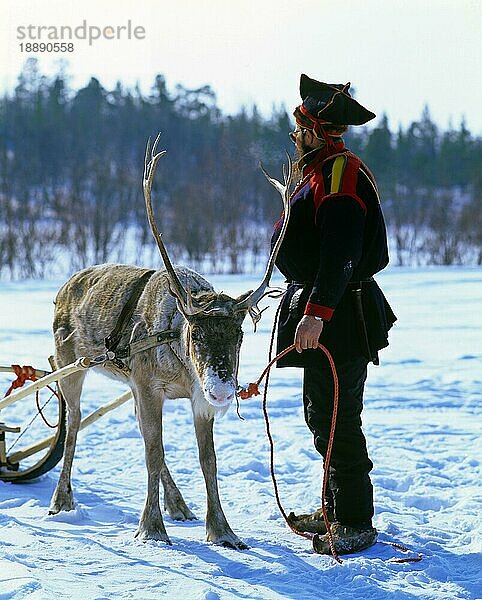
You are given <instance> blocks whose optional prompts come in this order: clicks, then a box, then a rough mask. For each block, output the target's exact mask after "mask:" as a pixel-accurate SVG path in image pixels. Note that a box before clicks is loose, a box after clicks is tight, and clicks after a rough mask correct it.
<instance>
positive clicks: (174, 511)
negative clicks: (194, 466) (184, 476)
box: [161, 442, 197, 521]
mask: <svg viewBox="0 0 482 600" xmlns="http://www.w3.org/2000/svg"><path fill="white" fill-rule="evenodd" d="M161 443H162V442H161ZM161 481H162V486H163V488H164V510H167V512H168V513H169V516H170V517H171V519H174V520H175V521H194V520H196V519H197V517H196V515H194V514H193V513H192V512H191V510H190V509H189V508H188V506H187V504H186V503H185V501H184V498H183V497H182V494H181V492H180V491H179V488H178V487H177V485H176V484H175V482H174V480H173V478H172V476H171V473H170V472H169V469H168V468H167V465H166V463H165V462H164V464H163V465H162V468H161Z"/></svg>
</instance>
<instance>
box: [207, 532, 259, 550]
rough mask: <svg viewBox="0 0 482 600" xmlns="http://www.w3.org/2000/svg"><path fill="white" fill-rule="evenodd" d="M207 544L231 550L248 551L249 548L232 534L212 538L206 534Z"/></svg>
mask: <svg viewBox="0 0 482 600" xmlns="http://www.w3.org/2000/svg"><path fill="white" fill-rule="evenodd" d="M207 540H208V542H212V543H213V544H215V545H216V546H222V547H223V548H231V549H232V550H248V549H249V546H248V545H247V544H245V543H244V542H243V541H241V540H240V539H239V538H238V536H236V535H234V533H226V534H224V535H219V536H216V537H215V536H213V535H210V534H208V536H207Z"/></svg>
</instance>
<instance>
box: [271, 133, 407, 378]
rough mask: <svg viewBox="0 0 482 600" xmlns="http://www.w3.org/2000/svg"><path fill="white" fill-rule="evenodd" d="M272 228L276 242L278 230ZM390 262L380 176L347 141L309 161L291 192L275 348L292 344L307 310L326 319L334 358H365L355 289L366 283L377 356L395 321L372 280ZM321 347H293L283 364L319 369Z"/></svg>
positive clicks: (325, 337) (364, 293)
mask: <svg viewBox="0 0 482 600" xmlns="http://www.w3.org/2000/svg"><path fill="white" fill-rule="evenodd" d="M282 224H283V217H281V219H280V221H279V222H278V223H277V224H276V225H275V231H274V233H273V237H272V244H274V242H275V241H276V239H277V238H278V236H279V233H280V231H281V226H282ZM387 264H388V249H387V237H386V228H385V223H384V220H383V214H382V210H381V206H380V200H379V197H378V190H377V186H376V183H375V180H374V178H373V176H372V174H371V173H370V171H369V170H368V168H367V167H366V166H365V165H364V164H363V163H362V162H361V160H360V159H359V158H358V157H356V156H355V155H354V154H352V153H351V152H349V151H348V150H346V149H345V148H344V147H343V145H342V146H341V147H340V146H338V147H337V150H336V154H331V155H330V156H327V154H326V150H323V149H322V150H320V151H319V152H318V153H317V155H316V156H315V157H314V159H313V160H312V161H311V162H310V163H308V164H306V165H305V167H304V169H303V179H302V180H301V182H300V183H299V185H298V186H297V187H296V188H295V190H294V192H293V194H292V197H291V216H290V222H289V225H288V229H287V231H286V236H285V239H284V241H283V244H282V245H281V248H280V251H279V254H278V257H277V260H276V266H277V267H278V268H279V270H280V271H281V273H282V274H283V275H284V276H285V277H286V279H287V281H288V282H291V283H290V285H289V286H288V291H287V294H286V296H285V298H284V300H283V302H282V307H281V312H280V320H279V325H278V348H277V349H278V352H280V351H281V350H283V349H284V348H286V347H287V346H289V345H290V344H292V343H293V340H294V334H295V330H296V325H297V324H298V322H299V320H300V319H301V317H302V316H303V314H308V315H316V316H320V317H322V318H323V320H324V321H325V323H324V327H323V332H322V334H321V337H320V342H321V343H322V344H324V345H325V346H326V347H327V348H328V350H330V352H331V353H332V355H333V357H334V359H335V361H342V362H343V361H345V360H347V359H351V358H355V357H359V356H366V354H367V352H366V343H365V340H364V339H361V334H360V328H359V322H358V320H357V313H356V309H355V300H354V291H353V290H354V289H356V288H358V287H359V285H358V282H360V281H362V285H361V287H362V304H363V312H364V316H365V322H366V328H367V332H368V342H369V346H370V350H371V354H372V356H370V357H367V358H369V359H370V358H372V357H373V356H374V355H376V353H377V351H378V350H379V349H381V348H383V347H385V346H387V345H388V330H389V329H390V327H391V326H392V324H393V323H394V321H395V320H396V317H395V315H394V314H393V312H392V310H391V308H390V306H389V305H388V303H387V301H386V299H385V297H384V295H383V293H382V291H381V290H380V288H379V287H378V285H377V283H376V282H375V281H367V280H370V278H372V276H373V275H374V274H375V273H378V272H379V271H381V270H382V269H383V268H384V267H385V266H386V265H387ZM320 360H323V355H322V353H321V351H320V350H305V351H303V352H302V353H301V354H299V353H297V352H295V351H293V352H290V353H289V354H287V355H286V356H285V357H284V358H283V359H281V360H280V361H279V362H278V366H299V367H305V366H316V365H317V364H319V361H320Z"/></svg>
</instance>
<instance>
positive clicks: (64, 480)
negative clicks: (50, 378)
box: [49, 327, 86, 514]
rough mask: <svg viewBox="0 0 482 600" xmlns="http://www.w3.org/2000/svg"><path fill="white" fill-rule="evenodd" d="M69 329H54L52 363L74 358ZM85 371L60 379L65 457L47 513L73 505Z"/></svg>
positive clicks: (71, 507) (61, 365) (65, 361)
mask: <svg viewBox="0 0 482 600" xmlns="http://www.w3.org/2000/svg"><path fill="white" fill-rule="evenodd" d="M70 335H71V332H69V330H68V328H66V327H58V328H56V329H55V334H54V337H55V347H56V352H55V364H56V366H57V368H61V367H63V366H65V365H67V364H69V363H71V362H74V361H75V359H76V356H75V349H74V345H73V342H72V341H71V339H69V337H70ZM85 375H86V374H85V372H80V373H73V374H72V375H69V377H66V378H65V379H63V380H62V381H60V382H59V386H60V390H61V392H62V395H63V396H64V398H65V403H66V405H67V433H66V438H65V447H64V461H63V466H62V470H61V472H60V477H59V480H58V483H57V487H56V488H55V491H54V494H53V496H52V500H51V503H50V509H49V514H56V513H58V512H60V511H62V510H66V511H68V510H72V509H73V508H74V495H73V491H72V483H71V472H72V462H73V459H74V453H75V445H76V442H77V433H78V431H79V426H80V416H81V413H80V395H81V393H82V386H83V383H84V379H85Z"/></svg>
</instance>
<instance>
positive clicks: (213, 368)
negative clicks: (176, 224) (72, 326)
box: [143, 134, 292, 408]
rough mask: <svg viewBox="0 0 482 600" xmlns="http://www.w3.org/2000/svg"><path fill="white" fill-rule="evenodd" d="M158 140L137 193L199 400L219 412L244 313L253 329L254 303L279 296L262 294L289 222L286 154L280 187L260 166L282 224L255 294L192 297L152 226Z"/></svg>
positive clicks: (230, 393) (232, 388)
mask: <svg viewBox="0 0 482 600" xmlns="http://www.w3.org/2000/svg"><path fill="white" fill-rule="evenodd" d="M159 138H160V134H159V135H158V136H157V138H156V141H155V142H154V145H153V147H152V151H151V152H150V140H149V141H148V142H147V147H146V156H145V161H144V180H143V189H144V198H145V201H146V210H147V217H148V219H149V224H150V226H151V230H152V234H153V236H154V239H155V240H156V242H157V245H158V248H159V251H160V253H161V256H162V259H163V261H164V264H165V267H166V270H167V274H168V277H169V288H170V291H171V294H172V295H173V296H174V297H175V298H176V301H177V306H178V309H179V311H180V312H181V313H182V314H183V316H184V318H185V321H186V345H187V348H188V353H189V357H190V361H191V363H192V365H193V367H194V370H195V372H196V374H197V376H198V378H199V381H200V383H201V387H202V389H203V392H204V396H205V398H206V400H207V402H208V403H209V404H211V405H212V406H214V407H216V408H225V407H227V406H228V405H229V404H230V403H231V402H232V401H233V399H234V397H235V394H236V380H237V371H238V363H239V350H240V348H241V342H242V339H243V332H242V329H241V325H242V323H243V321H244V318H245V317H246V315H247V314H248V313H249V314H250V316H251V318H252V320H253V323H254V326H255V329H256V323H257V322H258V321H259V319H260V318H261V313H262V312H263V311H261V310H260V309H259V308H258V303H259V302H260V300H261V299H262V298H263V297H264V296H267V295H269V296H273V295H274V294H276V293H277V292H278V291H279V290H273V289H270V290H268V291H267V289H268V286H269V281H270V279H271V275H272V273H273V269H274V263H275V260H276V256H277V254H278V250H279V248H280V246H281V243H282V241H283V238H284V235H285V232H286V227H287V225H288V220H289V213H290V199H289V187H290V183H291V177H292V162H291V158H290V157H289V155H287V156H288V170H287V171H286V169H285V166H284V165H283V179H284V183H283V184H281V183H280V182H279V181H277V180H276V179H273V178H271V177H270V176H269V175H268V174H267V173H266V171H265V170H264V169H263V167H261V168H262V170H263V173H264V174H265V176H266V178H267V179H268V181H269V182H270V183H271V185H273V186H274V187H275V188H276V190H277V191H278V192H279V193H280V195H281V197H282V198H283V205H284V223H283V227H282V230H281V234H280V236H279V237H278V240H277V242H276V244H275V246H274V247H273V250H272V252H271V256H270V258H269V261H268V266H267V268H266V272H265V275H264V278H263V281H262V282H261V284H260V286H259V287H258V288H257V289H256V290H255V291H252V290H250V291H248V292H246V293H244V294H242V295H241V296H240V297H238V298H231V297H230V296H227V295H226V294H223V293H220V294H217V293H215V292H201V293H198V294H196V295H193V294H192V293H191V291H190V289H189V287H188V288H187V289H186V288H185V287H184V286H183V285H182V283H181V281H180V279H179V276H178V274H177V273H176V271H175V270H174V267H173V265H172V263H171V260H170V258H169V255H168V253H167V250H166V248H165V246H164V243H163V241H162V237H161V234H160V233H159V231H158V229H157V226H156V224H155V221H154V215H153V211H152V202H151V190H152V181H153V177H154V171H155V168H156V165H157V162H158V160H159V159H160V158H161V156H163V155H164V154H165V151H162V152H158V153H157V154H156V147H157V144H158V142H159Z"/></svg>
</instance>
